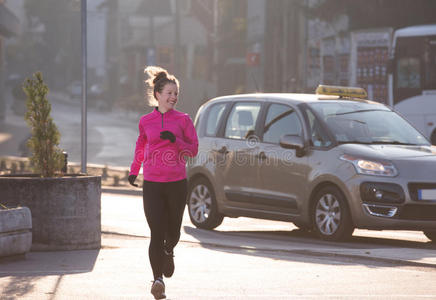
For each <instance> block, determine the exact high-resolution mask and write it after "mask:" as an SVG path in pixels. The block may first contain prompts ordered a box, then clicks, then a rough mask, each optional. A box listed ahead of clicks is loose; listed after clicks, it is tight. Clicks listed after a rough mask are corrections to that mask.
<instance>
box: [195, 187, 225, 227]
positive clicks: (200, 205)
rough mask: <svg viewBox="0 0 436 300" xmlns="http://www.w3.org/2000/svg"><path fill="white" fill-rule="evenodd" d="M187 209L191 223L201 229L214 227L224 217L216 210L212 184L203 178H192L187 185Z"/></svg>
mask: <svg viewBox="0 0 436 300" xmlns="http://www.w3.org/2000/svg"><path fill="white" fill-rule="evenodd" d="M188 211H189V218H190V219H191V222H192V224H194V225H195V226H196V227H198V228H202V229H214V228H216V227H217V226H219V225H220V224H221V223H222V222H223V219H224V216H223V215H222V214H220V213H219V212H218V206H217V204H216V198H215V193H214V191H213V188H212V185H211V184H210V183H209V181H207V180H206V179H204V178H199V179H196V180H194V181H193V182H192V184H190V186H189V192H188Z"/></svg>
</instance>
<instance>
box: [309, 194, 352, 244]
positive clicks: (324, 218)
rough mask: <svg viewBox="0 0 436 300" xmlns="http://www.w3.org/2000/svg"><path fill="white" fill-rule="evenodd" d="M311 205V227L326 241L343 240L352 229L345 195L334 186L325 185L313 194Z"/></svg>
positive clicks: (350, 233)
mask: <svg viewBox="0 0 436 300" xmlns="http://www.w3.org/2000/svg"><path fill="white" fill-rule="evenodd" d="M314 199H315V201H314V203H313V206H312V222H313V229H314V230H315V232H316V233H317V235H318V236H319V237H321V238H322V239H324V240H328V241H343V240H345V239H347V238H349V237H350V236H351V235H352V233H353V231H354V228H353V225H352V221H351V216H350V213H349V211H348V206H347V203H346V200H345V197H344V196H343V195H342V193H341V192H340V191H339V190H338V189H337V188H336V187H334V186H326V187H323V188H322V189H320V190H319V191H318V192H317V193H316V195H315V198H314Z"/></svg>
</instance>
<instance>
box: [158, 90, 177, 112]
mask: <svg viewBox="0 0 436 300" xmlns="http://www.w3.org/2000/svg"><path fill="white" fill-rule="evenodd" d="M178 94H179V91H178V88H177V85H175V84H174V83H167V84H165V85H164V87H163V89H162V92H160V93H159V92H156V98H157V102H158V103H159V111H161V112H166V111H168V110H170V109H173V108H174V107H175V106H176V103H177V95H178Z"/></svg>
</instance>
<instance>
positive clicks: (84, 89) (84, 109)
mask: <svg viewBox="0 0 436 300" xmlns="http://www.w3.org/2000/svg"><path fill="white" fill-rule="evenodd" d="M80 16H81V18H80V19H81V36H82V139H81V140H82V147H81V149H82V156H81V157H82V159H81V162H82V164H81V173H86V152H87V99H86V98H87V97H86V96H87V93H86V92H87V86H86V81H87V51H86V47H87V45H86V0H81V9H80Z"/></svg>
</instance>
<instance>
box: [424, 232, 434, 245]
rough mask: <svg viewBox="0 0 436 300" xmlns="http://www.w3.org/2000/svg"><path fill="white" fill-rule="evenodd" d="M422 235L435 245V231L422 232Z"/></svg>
mask: <svg viewBox="0 0 436 300" xmlns="http://www.w3.org/2000/svg"><path fill="white" fill-rule="evenodd" d="M424 234H425V236H426V237H428V238H429V239H430V240H431V241H432V242H433V243H436V230H424Z"/></svg>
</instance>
